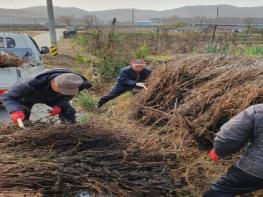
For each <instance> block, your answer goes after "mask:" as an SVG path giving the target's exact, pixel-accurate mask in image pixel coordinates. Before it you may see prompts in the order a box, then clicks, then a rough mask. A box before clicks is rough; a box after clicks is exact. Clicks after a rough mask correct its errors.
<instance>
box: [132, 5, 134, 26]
mask: <svg viewBox="0 0 263 197" xmlns="http://www.w3.org/2000/svg"><path fill="white" fill-rule="evenodd" d="M132 26H134V9H132Z"/></svg>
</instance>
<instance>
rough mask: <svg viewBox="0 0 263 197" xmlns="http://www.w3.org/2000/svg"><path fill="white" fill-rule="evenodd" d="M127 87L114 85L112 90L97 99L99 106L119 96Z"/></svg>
mask: <svg viewBox="0 0 263 197" xmlns="http://www.w3.org/2000/svg"><path fill="white" fill-rule="evenodd" d="M127 90H128V89H127V88H124V87H121V86H119V85H115V86H114V87H113V88H112V90H111V91H110V92H109V93H108V94H107V95H106V96H103V97H101V98H100V100H99V107H101V106H102V105H104V104H105V103H107V102H108V101H110V100H112V99H114V98H116V97H118V96H120V95H121V94H123V93H124V92H126V91H127Z"/></svg>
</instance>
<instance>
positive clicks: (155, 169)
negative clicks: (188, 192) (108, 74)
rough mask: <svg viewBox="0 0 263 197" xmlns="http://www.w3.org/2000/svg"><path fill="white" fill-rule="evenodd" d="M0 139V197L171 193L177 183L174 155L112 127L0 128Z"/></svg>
mask: <svg viewBox="0 0 263 197" xmlns="http://www.w3.org/2000/svg"><path fill="white" fill-rule="evenodd" d="M0 142H1V143H0V196H1V194H2V193H3V194H6V193H7V194H9V196H13V195H12V194H14V196H15V194H16V193H17V191H20V196H22V194H23V193H24V194H26V193H28V192H31V193H37V194H39V195H38V196H79V195H77V194H80V193H81V192H87V193H89V194H90V195H91V196H92V195H94V196H99V195H102V196H125V197H126V196H174V195H175V189H176V188H177V187H179V185H180V184H181V183H179V182H176V181H175V179H174V178H173V177H172V176H171V175H170V170H169V169H170V167H172V166H174V165H175V160H176V158H175V155H173V154H171V153H170V154H166V155H163V154H161V153H159V152H158V151H156V150H150V148H146V149H145V148H144V147H143V146H142V145H141V144H139V143H138V142H136V140H134V139H132V138H130V137H129V136H126V135H123V134H121V131H118V130H117V129H111V130H109V129H105V128H104V127H101V126H98V127H92V126H90V125H81V126H80V125H79V126H54V125H53V126H52V127H50V128H46V127H45V126H43V125H35V126H34V127H31V128H29V127H28V128H27V129H26V130H23V131H21V130H20V131H19V130H18V131H16V130H15V128H2V129H0ZM21 191H22V192H21ZM13 192H14V193H13Z"/></svg>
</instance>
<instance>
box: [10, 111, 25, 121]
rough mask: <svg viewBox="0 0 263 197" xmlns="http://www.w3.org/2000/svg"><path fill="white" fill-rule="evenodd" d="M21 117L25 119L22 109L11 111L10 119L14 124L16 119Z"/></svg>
mask: <svg viewBox="0 0 263 197" xmlns="http://www.w3.org/2000/svg"><path fill="white" fill-rule="evenodd" d="M18 119H21V120H24V119H25V114H24V112H22V111H17V112H12V113H11V121H12V123H14V124H17V120H18Z"/></svg>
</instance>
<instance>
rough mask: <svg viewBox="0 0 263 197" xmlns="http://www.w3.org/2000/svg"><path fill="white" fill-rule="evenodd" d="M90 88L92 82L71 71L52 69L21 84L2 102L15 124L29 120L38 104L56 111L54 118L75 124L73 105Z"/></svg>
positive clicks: (19, 82)
mask: <svg viewBox="0 0 263 197" xmlns="http://www.w3.org/2000/svg"><path fill="white" fill-rule="evenodd" d="M90 87H91V84H90V82H89V81H88V80H86V79H85V78H84V77H83V76H81V75H78V74H76V73H73V72H71V71H70V70H67V69H52V70H49V71H44V72H42V73H39V74H38V75H32V76H29V77H28V78H25V79H22V80H20V81H18V82H17V83H16V84H14V85H13V86H12V87H11V88H10V89H9V91H8V92H7V93H5V94H3V95H2V96H1V101H2V103H3V105H4V107H5V108H6V110H7V111H8V112H9V113H10V116H11V121H12V122H13V123H14V124H16V123H17V121H18V119H21V120H29V117H30V114H31V109H32V107H33V105H34V104H37V103H43V104H46V105H48V106H50V107H52V110H50V112H49V113H50V115H51V116H56V115H59V118H60V120H61V121H63V122H69V123H75V121H76V117H75V113H76V111H75V109H74V108H73V107H72V106H71V105H70V103H69V102H70V100H71V99H72V98H73V97H74V96H75V95H77V94H78V93H79V92H80V91H82V90H84V89H88V88H90Z"/></svg>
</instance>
